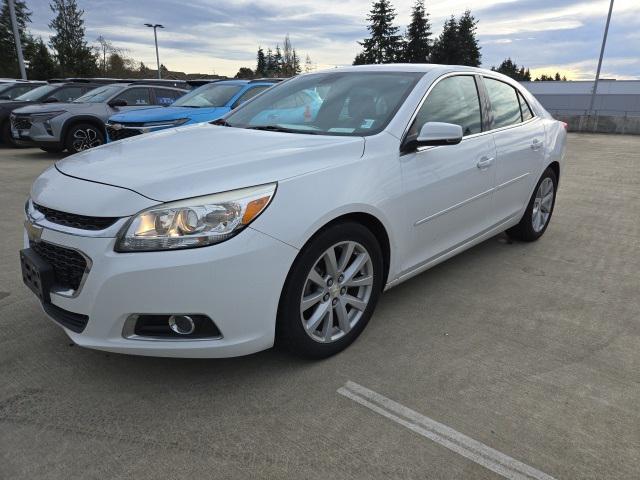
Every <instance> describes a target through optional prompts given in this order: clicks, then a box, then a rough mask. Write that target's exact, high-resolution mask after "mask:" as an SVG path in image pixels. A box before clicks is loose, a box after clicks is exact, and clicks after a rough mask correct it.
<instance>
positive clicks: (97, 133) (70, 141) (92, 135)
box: [65, 123, 104, 153]
mask: <svg viewBox="0 0 640 480" xmlns="http://www.w3.org/2000/svg"><path fill="white" fill-rule="evenodd" d="M103 143H104V133H102V129H101V128H100V127H97V126H95V125H93V124H91V123H79V124H77V125H73V126H72V127H70V128H69V131H68V132H67V137H66V139H65V147H66V149H67V150H68V151H69V152H70V153H78V152H82V151H84V150H88V149H90V148H93V147H97V146H100V145H102V144H103Z"/></svg>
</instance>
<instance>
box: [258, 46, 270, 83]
mask: <svg viewBox="0 0 640 480" xmlns="http://www.w3.org/2000/svg"><path fill="white" fill-rule="evenodd" d="M256 76H257V77H266V76H267V63H266V59H265V56H264V50H262V47H258V55H257V58H256Z"/></svg>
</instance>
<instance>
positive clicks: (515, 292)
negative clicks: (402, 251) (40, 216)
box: [0, 134, 640, 479]
mask: <svg viewBox="0 0 640 480" xmlns="http://www.w3.org/2000/svg"><path fill="white" fill-rule="evenodd" d="M54 159H55V157H53V156H51V155H48V154H45V153H43V152H40V151H39V150H7V149H2V150H0V205H2V209H1V210H0V227H1V228H2V237H1V238H2V241H1V242H0V478H2V479H33V478H51V479H69V478H82V479H106V478H123V479H124V478H136V479H158V478H172V479H179V478H216V479H221V478H242V479H245V478H267V477H269V478H294V479H303V478H304V479H307V478H309V479H311V478H317V479H328V478H367V479H368V478H385V479H386V478H402V479H406V478H421V479H424V478H428V479H462V478H465V479H467V478H469V479H488V478H501V476H500V475H499V474H498V473H496V469H493V470H492V469H489V468H486V467H485V466H482V459H483V458H484V459H485V460H486V459H487V458H489V457H491V455H494V454H497V453H499V454H502V455H506V456H508V457H510V458H511V459H512V460H514V461H518V462H521V464H524V465H525V466H527V467H528V468H529V470H523V468H524V467H522V466H521V467H518V468H520V470H518V468H515V467H514V468H513V472H516V473H517V472H520V473H521V475H522V476H521V477H517V476H516V474H515V473H513V472H511V473H509V472H507V473H503V476H507V478H547V477H544V476H542V475H547V476H550V477H553V478H557V479H561V478H562V479H578V478H580V479H587V478H594V479H595V478H598V479H602V478H611V479H623V478H626V479H637V478H639V477H640V408H639V406H640V348H639V345H640V137H630V136H604V135H577V134H574V135H571V136H570V139H569V149H568V162H567V163H568V165H567V168H566V171H565V172H563V173H562V175H561V180H560V190H559V196H558V200H557V204H556V211H555V214H554V217H553V219H552V221H551V225H550V227H549V229H548V230H547V232H546V234H545V236H544V237H543V238H542V239H541V240H540V241H539V242H537V243H534V244H523V243H510V242H508V241H507V240H506V237H504V236H498V237H495V238H493V239H491V240H488V241H486V242H484V243H483V244H481V245H479V246H477V247H475V248H473V249H471V250H469V251H467V252H465V253H463V254H462V255H460V256H458V257H456V258H454V259H452V260H449V261H447V262H445V263H444V264H441V265H440V266H438V267H436V268H434V269H432V270H430V271H428V272H426V273H424V274H422V275H420V276H418V277H416V278H414V279H412V280H410V281H409V282H407V283H405V284H403V285H401V286H399V287H397V288H395V289H392V290H390V291H389V292H387V293H386V294H385V295H384V296H383V297H382V299H381V302H380V304H379V307H378V310H377V312H376V314H375V315H374V317H373V319H372V321H371V323H370V324H369V326H368V328H367V329H366V330H365V332H364V333H363V335H362V336H361V337H360V338H359V339H358V340H357V341H356V343H354V344H353V345H352V346H351V347H350V348H349V349H348V350H346V351H345V352H343V353H342V354H340V355H338V356H336V357H333V358H330V359H328V360H325V361H321V362H308V361H303V360H300V359H297V358H293V357H291V356H288V355H286V354H284V353H281V352H277V351H267V352H263V353H260V354H257V355H253V356H249V357H244V358H237V359H227V360H177V359H154V358H140V357H130V356H123V355H116V354H107V353H103V352H97V351H90V350H85V349H81V348H79V347H76V346H73V345H72V344H71V343H70V341H69V340H68V339H67V337H66V336H65V334H64V333H63V332H62V330H61V329H60V328H58V327H57V326H55V325H54V324H53V323H52V322H50V321H49V320H47V319H46V317H45V316H44V314H43V313H42V312H41V310H40V307H39V305H38V303H37V302H36V300H35V297H34V296H33V295H32V294H31V293H30V292H29V291H28V290H27V289H26V288H25V287H23V286H22V284H21V280H20V275H19V265H18V263H19V262H18V250H19V249H20V247H21V242H22V230H21V223H22V215H23V214H22V211H23V203H24V200H25V197H26V194H27V192H28V189H29V186H30V184H31V182H32V181H33V179H34V178H35V177H36V176H37V175H38V174H39V173H40V172H41V171H42V170H43V169H45V168H46V167H47V166H48V165H50V164H51V163H52V161H53V160H54ZM348 382H354V383H348ZM345 384H347V389H345V388H343V387H344V386H345ZM355 384H357V385H355ZM354 385H355V386H354ZM359 386H361V387H363V388H364V390H361V392H365V394H366V392H373V394H369V397H367V398H369V399H370V400H371V402H372V403H371V402H370V403H371V405H369V406H367V405H366V404H364V403H362V402H358V401H354V399H353V398H350V397H349V395H345V392H347V393H348V392H349V391H353V390H354V389H357V388H361V387H359ZM338 390H341V392H342V393H338ZM365 394H363V395H365ZM376 395H378V397H376ZM380 396H383V397H384V398H383V397H380ZM352 397H353V396H352ZM376 398H377V399H378V400H380V398H382V400H380V402H379V403H378V404H379V405H383V404H384V405H385V407H384V409H383V408H378V410H377V411H376V409H374V408H372V405H373V404H374V403H375V402H376V401H377V400H375V399H376ZM385 399H390V400H393V401H394V402H397V404H396V403H394V404H392V403H389V402H388V401H387V400H385ZM385 402H386V403H385ZM394 405H395V406H394ZM373 406H375V405H373ZM394 408H395V409H396V410H395V411H396V412H400V411H402V412H405V413H398V414H397V415H404V417H403V418H404V420H403V421H404V423H402V422H398V421H397V417H396V419H395V420H394V418H392V417H393V416H394V415H395V414H392V413H389V412H390V411H391V410H393V409H394ZM385 409H386V410H385ZM403 409H404V410H403ZM384 412H387V413H388V415H385V413H384ZM406 412H414V413H413V414H409V413H406ZM411 415H413V417H412V416H411ZM408 418H413V420H411V422H410V421H409V420H407V419H408ZM425 418H426V420H425ZM431 421H434V422H439V424H442V425H444V426H446V427H447V428H449V429H452V430H451V431H453V432H455V435H458V436H457V437H456V438H458V439H459V438H463V439H464V438H465V437H459V435H464V436H466V437H469V438H470V439H473V440H474V441H476V442H481V443H482V444H483V448H485V447H486V448H489V450H481V449H480V447H478V450H477V451H475V453H474V452H472V453H473V454H475V455H476V457H477V458H474V457H473V455H464V454H461V453H460V451H456V449H455V448H453V447H452V446H451V445H449V446H447V444H446V442H442V441H441V442H438V441H437V438H436V441H434V440H433V438H435V437H438V435H440V434H438V433H437V432H436V433H433V432H434V431H436V430H437V429H438V428H440V427H437V426H433V425H432V424H431V423H429V422H431ZM420 422H422V423H420ZM408 423H412V424H413V425H414V427H415V425H418V426H419V428H418V427H415V428H412V427H411V426H410V425H408ZM429 425H431V426H429ZM420 428H423V429H426V430H428V431H431V432H432V437H433V438H429V436H428V435H426V436H425V434H424V432H422V433H421V432H420ZM442 435H445V434H442ZM451 435H454V434H451ZM445 436H446V435H445ZM452 438H453V437H452ZM456 441H458V440H456ZM460 442H462V440H460ZM454 443H455V442H454ZM463 443H464V442H463ZM467 445H470V444H469V443H467ZM468 448H469V449H471V450H473V447H468ZM483 452H484V453H483ZM487 452H489V453H487ZM491 452H494V453H491ZM503 460H504V459H503ZM504 462H506V463H508V462H509V460H508V459H507V460H504ZM504 462H503V463H504ZM514 465H515V464H514ZM512 466H513V465H512ZM516 467H517V465H516ZM505 468H506V467H505Z"/></svg>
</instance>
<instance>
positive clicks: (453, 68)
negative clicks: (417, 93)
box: [320, 63, 496, 74]
mask: <svg viewBox="0 0 640 480" xmlns="http://www.w3.org/2000/svg"><path fill="white" fill-rule="evenodd" d="M336 71H340V72H345V71H346V72H351V71H353V72H358V71H361V72H419V73H420V72H422V73H427V72H433V71H440V72H442V73H448V72H461V71H463V72H474V73H492V74H495V73H496V72H493V71H491V70H487V69H484V68H476V67H467V66H464V65H440V64H437V63H385V64H375V65H351V66H345V67H338V68H332V69H327V70H321V71H320V73H329V72H336Z"/></svg>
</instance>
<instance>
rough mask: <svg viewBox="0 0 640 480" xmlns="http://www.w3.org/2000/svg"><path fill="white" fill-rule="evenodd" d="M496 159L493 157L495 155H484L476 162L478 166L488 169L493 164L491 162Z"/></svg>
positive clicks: (481, 168)
mask: <svg viewBox="0 0 640 480" xmlns="http://www.w3.org/2000/svg"><path fill="white" fill-rule="evenodd" d="M494 160H495V158H493V157H487V156H484V157H482V158H480V161H479V162H478V163H477V164H476V166H477V167H478V168H479V169H480V170H485V169H487V168H489V167H490V166H491V164H492V163H493V161H494Z"/></svg>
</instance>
